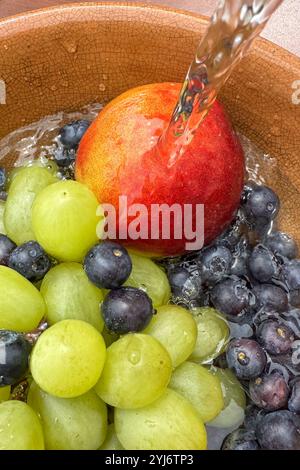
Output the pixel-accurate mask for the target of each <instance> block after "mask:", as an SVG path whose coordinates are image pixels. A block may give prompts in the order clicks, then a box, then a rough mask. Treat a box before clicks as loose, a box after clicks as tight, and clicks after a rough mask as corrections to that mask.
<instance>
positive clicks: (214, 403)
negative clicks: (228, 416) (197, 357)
mask: <svg viewBox="0 0 300 470" xmlns="http://www.w3.org/2000/svg"><path fill="white" fill-rule="evenodd" d="M169 386H170V388H172V389H173V390H175V391H176V392H178V393H180V394H181V395H182V396H183V397H185V398H186V399H187V400H189V401H190V402H191V404H192V405H193V406H194V408H195V409H196V410H197V411H198V413H199V416H200V417H201V419H202V421H203V422H204V423H206V422H207V421H211V420H212V419H214V418H215V417H216V416H218V414H219V413H220V412H221V411H222V409H223V407H224V400H223V393H222V388H221V382H220V380H219V378H218V377H216V376H215V375H213V374H212V373H211V372H209V370H207V369H206V368H205V367H203V366H200V365H199V364H195V363H193V362H184V363H183V364H181V365H180V366H179V367H178V368H177V369H176V370H175V371H174V372H173V374H172V377H171V381H170V385H169Z"/></svg>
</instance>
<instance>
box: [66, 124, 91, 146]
mask: <svg viewBox="0 0 300 470" xmlns="http://www.w3.org/2000/svg"><path fill="white" fill-rule="evenodd" d="M90 124H91V123H90V122H89V121H87V120H85V119H80V120H78V121H73V122H70V123H69V124H66V125H65V126H64V127H62V128H61V129H60V131H59V140H60V141H61V143H62V144H63V146H64V147H65V148H66V149H76V148H77V147H78V145H79V143H80V141H81V139H82V137H83V136H84V134H85V133H86V131H87V129H88V127H89V126H90Z"/></svg>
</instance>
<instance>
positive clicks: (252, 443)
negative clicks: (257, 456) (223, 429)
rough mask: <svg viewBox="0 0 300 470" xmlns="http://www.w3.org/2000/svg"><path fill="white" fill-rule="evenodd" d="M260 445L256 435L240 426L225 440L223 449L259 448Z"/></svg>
mask: <svg viewBox="0 0 300 470" xmlns="http://www.w3.org/2000/svg"><path fill="white" fill-rule="evenodd" d="M258 449H259V445H258V442H257V441H256V440H255V435H254V433H252V432H249V431H248V430H246V429H243V428H240V429H236V430H235V431H233V432H231V433H230V434H228V436H226V438H225V440H224V441H223V444H222V448H221V450H258Z"/></svg>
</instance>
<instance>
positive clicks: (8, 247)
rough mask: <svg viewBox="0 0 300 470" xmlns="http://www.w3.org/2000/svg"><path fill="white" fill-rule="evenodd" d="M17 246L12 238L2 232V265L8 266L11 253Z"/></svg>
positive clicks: (0, 244) (0, 239)
mask: <svg viewBox="0 0 300 470" xmlns="http://www.w3.org/2000/svg"><path fill="white" fill-rule="evenodd" d="M16 247H17V245H16V244H15V243H14V242H13V241H12V240H11V239H10V238H8V237H7V236H6V235H3V234H2V233H0V265H2V266H7V263H8V258H9V255H10V254H11V252H12V251H13V250H14V249H15V248H16Z"/></svg>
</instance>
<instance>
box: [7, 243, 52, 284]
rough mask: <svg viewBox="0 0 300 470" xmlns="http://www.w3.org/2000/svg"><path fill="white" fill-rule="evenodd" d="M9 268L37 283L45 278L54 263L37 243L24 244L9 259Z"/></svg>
mask: <svg viewBox="0 0 300 470" xmlns="http://www.w3.org/2000/svg"><path fill="white" fill-rule="evenodd" d="M8 266H9V267H10V268H11V269H14V270H15V271H18V273H20V274H21V275H22V276H24V277H26V279H28V280H29V281H31V282H37V281H39V280H41V279H43V277H44V276H45V274H46V273H47V272H48V271H49V269H50V268H51V266H52V262H51V259H50V257H49V256H48V255H47V253H46V252H45V251H44V250H43V248H42V247H41V245H40V244H39V243H37V242H35V241H30V242H26V243H23V245H20V246H18V247H17V248H15V249H14V250H13V251H12V252H11V254H10V256H9V258H8Z"/></svg>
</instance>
